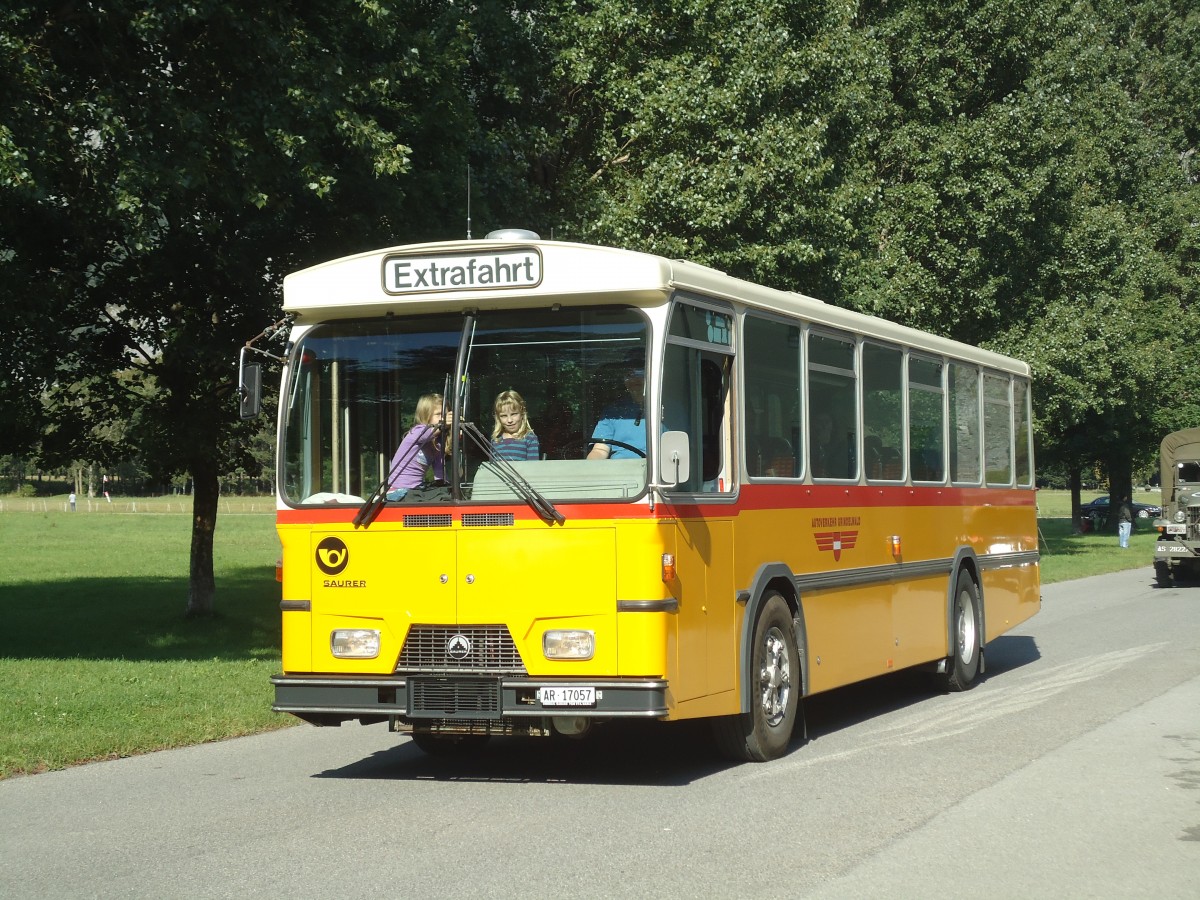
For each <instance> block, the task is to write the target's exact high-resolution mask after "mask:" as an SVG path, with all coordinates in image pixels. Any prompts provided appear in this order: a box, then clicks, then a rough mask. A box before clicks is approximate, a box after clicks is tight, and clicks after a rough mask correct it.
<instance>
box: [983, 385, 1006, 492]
mask: <svg viewBox="0 0 1200 900" xmlns="http://www.w3.org/2000/svg"><path fill="white" fill-rule="evenodd" d="M1008 385H1009V379H1008V376H1004V375H984V376H983V457H984V470H985V471H986V472H987V483H988V484H996V485H1003V484H1012V480H1013V450H1012V446H1013V426H1012V421H1013V420H1012V407H1011V406H1010V405H1009V401H1008Z"/></svg>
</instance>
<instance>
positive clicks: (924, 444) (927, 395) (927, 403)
mask: <svg viewBox="0 0 1200 900" xmlns="http://www.w3.org/2000/svg"><path fill="white" fill-rule="evenodd" d="M943 399H944V390H943V388H942V363H941V361H940V360H934V359H926V358H925V357H922V356H910V357H909V358H908V464H909V468H910V470H911V471H912V479H913V481H932V482H937V481H945V480H946V448H945V442H944V439H943V435H944V434H945V427H944V426H945V422H946V412H945V409H946V407H945V404H944V403H943V402H942V401H943Z"/></svg>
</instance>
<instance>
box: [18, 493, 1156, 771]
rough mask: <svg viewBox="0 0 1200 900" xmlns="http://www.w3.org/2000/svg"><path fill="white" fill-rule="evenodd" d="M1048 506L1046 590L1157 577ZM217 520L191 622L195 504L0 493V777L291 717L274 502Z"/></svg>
mask: <svg viewBox="0 0 1200 900" xmlns="http://www.w3.org/2000/svg"><path fill="white" fill-rule="evenodd" d="M1092 496H1095V494H1087V495H1085V496H1084V500H1085V501H1086V500H1088V499H1090V498H1091V497H1092ZM1151 496H1152V495H1145V497H1147V498H1149V497H1151ZM1141 497H1142V495H1139V498H1135V499H1140V498H1141ZM43 502H44V503H45V504H46V507H45V508H44V509H43V508H42V506H41V504H42V503H43ZM135 503H136V509H134V508H133V506H134V504H135ZM30 504H33V506H31V505H30ZM1038 504H1039V512H1040V514H1041V515H1042V517H1043V518H1042V519H1040V520H1039V524H1040V528H1041V534H1042V567H1041V569H1042V581H1043V583H1046V584H1051V583H1054V582H1058V581H1066V580H1069V579H1073V578H1082V577H1085V576H1087V575H1098V574H1103V573H1107V572H1114V571H1118V570H1121V569H1128V568H1134V567H1141V566H1145V567H1147V568H1149V566H1150V562H1151V559H1152V558H1153V547H1152V545H1153V543H1154V539H1155V535H1154V533H1153V531H1152V530H1151V528H1150V525H1149V522H1148V521H1146V520H1141V521H1139V522H1138V523H1137V524H1138V530H1136V531H1135V532H1134V535H1133V538H1132V540H1131V548H1130V549H1129V550H1118V549H1117V538H1116V535H1113V534H1073V533H1072V529H1071V523H1070V519H1069V514H1070V496H1069V494H1067V493H1066V492H1065V491H1041V492H1039V494H1038ZM122 506H124V507H125V508H124V509H122ZM221 509H222V511H221V514H220V515H219V517H218V520H217V532H216V539H215V546H214V558H215V568H216V578H217V599H216V611H217V614H216V615H215V616H214V617H212V618H211V619H203V620H192V619H186V618H185V617H184V615H183V612H184V608H185V606H186V602H187V570H188V547H189V542H190V539H191V532H190V528H191V517H190V516H189V515H188V512H189V507H188V505H187V501H186V498H185V499H184V501H183V503H181V502H180V500H179V499H178V498H159V499H150V500H138V501H130V500H124V499H121V498H114V500H113V503H112V505H111V506H110V505H109V504H106V503H103V501H101V504H96V503H95V501H92V505H91V508H90V510H89V509H88V508H87V507H86V506H85V505H84V503H83V502H82V501H81V503H80V509H79V510H78V511H77V512H75V513H70V512H67V511H66V498H65V497H63V498H61V499H60V498H48V499H47V500H45V501H43V500H41V499H39V500H14V499H11V498H0V547H2V548H3V553H0V617H2V618H3V622H4V627H3V628H0V684H3V685H4V691H5V698H4V702H3V703H0V778H6V777H11V776H13V775H17V774H22V773H30V772H41V771H46V770H49V769H59V768H62V767H64V766H69V765H73V764H76V763H80V762H87V761H89V760H96V759H110V758H114V757H120V756H129V755H133V754H138V753H146V752H148V751H152V750H159V749H164V748H167V747H180V746H186V745H190V744H196V743H200V742H203V741H212V740H220V739H222V738H228V737H234V736H237V735H243V734H252V733H254V732H259V731H264V730H268V729H272V728H280V727H284V726H286V725H289V724H292V723H293V722H294V720H293V719H291V718H290V717H287V716H283V715H280V714H278V713H272V712H271V702H272V700H273V692H272V688H271V685H270V681H269V678H270V676H271V675H272V674H274V673H275V672H277V671H278V670H279V642H280V635H279V585H278V584H277V583H276V581H275V568H274V567H275V560H276V558H277V557H278V555H279V544H278V540H277V538H276V537H275V529H274V515H273V507H272V505H271V503H270V501H269V500H266V501H264V500H263V499H262V498H235V499H231V500H222V507H221Z"/></svg>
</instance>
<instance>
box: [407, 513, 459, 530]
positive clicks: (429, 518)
mask: <svg viewBox="0 0 1200 900" xmlns="http://www.w3.org/2000/svg"><path fill="white" fill-rule="evenodd" d="M404 527H405V528H449V527H450V514H449V513H429V514H426V515H412V516H405V517H404Z"/></svg>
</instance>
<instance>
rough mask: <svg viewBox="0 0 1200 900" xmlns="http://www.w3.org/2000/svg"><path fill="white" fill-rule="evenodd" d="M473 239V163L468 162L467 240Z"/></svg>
mask: <svg viewBox="0 0 1200 900" xmlns="http://www.w3.org/2000/svg"><path fill="white" fill-rule="evenodd" d="M470 239H471V164H470V163H467V240H468V241H469V240H470Z"/></svg>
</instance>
